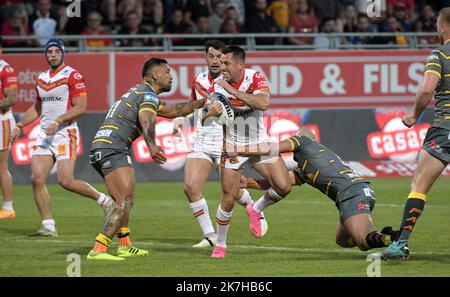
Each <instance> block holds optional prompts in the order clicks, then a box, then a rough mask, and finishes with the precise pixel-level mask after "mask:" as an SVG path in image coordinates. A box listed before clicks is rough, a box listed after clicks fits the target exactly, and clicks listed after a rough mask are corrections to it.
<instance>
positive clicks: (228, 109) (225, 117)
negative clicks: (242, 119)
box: [209, 92, 234, 125]
mask: <svg viewBox="0 0 450 297" xmlns="http://www.w3.org/2000/svg"><path fill="white" fill-rule="evenodd" d="M209 100H210V102H211V104H212V103H213V102H215V101H217V102H219V103H220V104H221V105H222V113H221V114H220V115H219V116H218V120H217V122H218V123H219V124H221V125H229V124H231V123H232V122H233V121H234V110H233V108H232V106H231V102H230V100H229V99H228V98H227V97H225V96H224V95H223V94H220V93H217V92H214V93H212V94H211V95H209Z"/></svg>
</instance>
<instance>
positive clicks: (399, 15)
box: [394, 2, 411, 32]
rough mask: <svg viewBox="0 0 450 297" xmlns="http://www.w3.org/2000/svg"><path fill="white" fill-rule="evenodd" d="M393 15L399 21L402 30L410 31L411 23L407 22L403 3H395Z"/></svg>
mask: <svg viewBox="0 0 450 297" xmlns="http://www.w3.org/2000/svg"><path fill="white" fill-rule="evenodd" d="M394 16H395V18H396V19H397V21H398V22H399V23H400V26H401V27H402V29H403V31H404V32H410V31H411V23H410V22H409V19H408V17H407V15H406V11H405V4H403V3H401V2H399V3H397V4H396V5H395V8H394Z"/></svg>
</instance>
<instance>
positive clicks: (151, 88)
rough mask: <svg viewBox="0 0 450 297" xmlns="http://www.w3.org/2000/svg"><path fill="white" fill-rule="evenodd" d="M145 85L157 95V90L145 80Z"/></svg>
mask: <svg viewBox="0 0 450 297" xmlns="http://www.w3.org/2000/svg"><path fill="white" fill-rule="evenodd" d="M144 84H146V85H147V86H148V87H149V88H150V90H152V92H153V93H155V95H156V92H155V89H153V87H152V86H151V85H150V84H149V83H148V82H146V81H145V80H144Z"/></svg>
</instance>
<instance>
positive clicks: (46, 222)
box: [42, 219, 56, 232]
mask: <svg viewBox="0 0 450 297" xmlns="http://www.w3.org/2000/svg"><path fill="white" fill-rule="evenodd" d="M42 226H44V227H45V228H46V229H48V230H50V231H52V232H56V227H55V220H53V219H49V220H43V221H42Z"/></svg>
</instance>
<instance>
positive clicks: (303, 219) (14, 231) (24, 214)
mask: <svg viewBox="0 0 450 297" xmlns="http://www.w3.org/2000/svg"><path fill="white" fill-rule="evenodd" d="M409 182H410V179H391V180H374V181H373V183H372V184H373V187H374V189H375V191H376V196H377V204H376V206H375V210H374V213H373V219H374V225H375V228H377V229H378V230H379V229H381V228H382V227H383V226H386V225H391V226H394V227H396V228H398V226H399V223H400V219H401V216H402V212H403V204H404V201H405V197H406V195H407V194H408V192H409ZM97 187H98V189H99V190H105V188H104V186H103V185H97ZM219 187H220V186H219V183H217V182H209V183H207V184H206V185H205V190H204V195H205V197H207V200H208V203H209V207H210V215H211V216H212V218H213V220H214V216H215V212H216V209H217V205H218V198H219V195H220V192H219V190H220V188H219ZM49 191H50V194H51V196H52V200H53V213H54V218H55V220H56V222H57V228H58V232H59V234H60V235H59V237H57V238H32V237H28V234H30V233H32V232H34V231H36V230H37V229H38V228H39V227H40V218H39V215H38V212H37V210H36V207H35V205H34V201H33V198H32V190H31V186H15V187H14V196H15V200H14V205H15V209H16V212H17V218H15V219H9V220H0V238H1V244H0V255H1V256H0V258H1V265H0V276H66V269H67V266H68V264H69V262H67V256H68V255H69V254H71V253H77V254H79V255H80V256H81V276H366V269H367V265H368V264H369V262H367V260H366V258H367V255H368V253H365V252H360V251H359V250H357V249H355V248H354V249H343V248H340V247H338V246H337V245H336V244H335V243H334V231H335V225H336V221H337V218H338V212H337V209H336V208H335V206H334V204H333V203H332V202H331V201H330V200H329V199H328V198H326V197H325V196H324V195H323V194H322V193H320V192H319V191H317V190H315V189H312V188H311V187H309V186H303V187H301V188H298V187H297V188H294V189H293V191H292V193H291V194H290V195H289V196H288V197H287V198H285V199H284V200H283V201H281V202H280V203H279V204H277V205H274V206H272V207H270V208H268V209H267V210H266V211H265V214H266V217H267V221H268V223H269V231H268V233H267V235H266V236H265V237H263V238H262V239H256V238H254V237H253V236H252V235H251V234H250V231H249V228H248V218H247V216H246V214H245V211H244V209H243V207H241V206H240V205H236V207H235V210H234V215H233V221H232V225H231V229H230V232H229V233H228V245H229V252H228V255H227V258H226V259H211V258H210V257H209V256H210V254H211V252H212V249H193V248H191V246H192V245H193V244H195V243H197V242H198V241H200V239H201V238H202V234H201V231H200V228H199V226H198V224H197V221H196V220H195V219H194V218H193V216H192V214H191V211H190V209H189V207H188V204H187V200H186V198H185V196H184V193H183V191H182V184H181V183H147V184H138V185H137V187H136V203H135V205H134V208H133V210H132V214H131V231H132V240H133V242H134V244H135V245H136V246H137V247H142V248H145V249H148V250H149V251H150V255H149V256H148V257H143V258H128V259H127V260H125V261H121V262H104V261H102V262H96V261H87V260H86V259H85V258H86V255H87V253H88V252H89V250H90V248H91V247H92V245H93V243H94V240H95V236H96V235H97V234H98V232H99V231H100V229H101V226H102V221H103V212H102V209H101V208H100V207H99V206H98V205H96V203H95V202H93V201H91V200H89V199H85V198H82V197H80V196H77V195H74V194H71V193H69V192H67V191H65V190H63V189H61V188H60V187H59V186H50V187H49ZM449 193H450V183H449V179H445V178H441V179H439V180H438V181H437V182H436V184H435V185H434V187H433V189H432V191H431V193H430V194H429V196H428V197H429V199H428V202H427V204H426V208H425V212H424V214H423V215H422V217H421V218H420V220H419V222H418V225H417V227H416V229H415V231H414V233H413V235H412V238H411V241H410V249H411V251H412V260H411V261H391V262H382V265H381V275H382V276H450V244H449V239H450V224H449V222H450V197H449ZM251 194H252V197H253V198H254V200H256V199H257V198H258V197H259V196H260V195H261V192H257V191H252V192H251ZM214 225H215V224H214ZM116 249H117V240H116V239H115V243H114V244H113V245H112V249H111V251H112V252H113V253H115V251H116Z"/></svg>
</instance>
